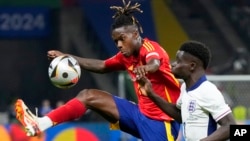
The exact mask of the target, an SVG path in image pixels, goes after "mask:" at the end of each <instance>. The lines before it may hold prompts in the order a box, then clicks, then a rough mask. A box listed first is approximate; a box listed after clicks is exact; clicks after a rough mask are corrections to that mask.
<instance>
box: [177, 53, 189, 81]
mask: <svg viewBox="0 0 250 141" xmlns="http://www.w3.org/2000/svg"><path fill="white" fill-rule="evenodd" d="M189 56H190V55H189V54H187V53H185V52H184V51H177V53H176V60H175V61H174V62H173V63H172V72H173V74H174V75H175V77H176V78H179V79H184V80H185V79H188V78H189V76H190V74H191V71H192V66H193V62H192V60H191V59H190V57H189Z"/></svg>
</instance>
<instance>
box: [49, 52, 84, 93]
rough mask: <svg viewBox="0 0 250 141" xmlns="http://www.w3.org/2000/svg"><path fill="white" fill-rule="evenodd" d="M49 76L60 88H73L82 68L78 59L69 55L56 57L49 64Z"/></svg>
mask: <svg viewBox="0 0 250 141" xmlns="http://www.w3.org/2000/svg"><path fill="white" fill-rule="evenodd" d="M48 71H49V78H50V81H51V82H52V84H53V85H54V86H56V87H58V88H63V89H67V88H71V87H73V86H74V85H76V84H77V82H78V81H79V79H80V77H81V68H80V65H79V63H78V61H77V60H76V59H75V58H73V57H71V56H68V55H62V56H58V57H56V58H54V59H53V60H52V61H51V63H50V65H49V70H48Z"/></svg>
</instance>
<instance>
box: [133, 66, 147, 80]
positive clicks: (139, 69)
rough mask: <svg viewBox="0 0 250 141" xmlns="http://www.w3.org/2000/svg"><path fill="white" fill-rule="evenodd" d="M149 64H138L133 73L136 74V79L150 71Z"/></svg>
mask: <svg viewBox="0 0 250 141" xmlns="http://www.w3.org/2000/svg"><path fill="white" fill-rule="evenodd" d="M147 70H148V66H138V67H136V68H134V70H133V73H134V74H135V75H136V79H140V78H142V77H144V76H146V74H147V73H148V71H147Z"/></svg>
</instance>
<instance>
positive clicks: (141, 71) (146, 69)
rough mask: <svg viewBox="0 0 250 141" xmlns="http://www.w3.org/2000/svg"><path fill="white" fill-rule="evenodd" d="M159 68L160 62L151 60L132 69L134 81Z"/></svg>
mask: <svg viewBox="0 0 250 141" xmlns="http://www.w3.org/2000/svg"><path fill="white" fill-rule="evenodd" d="M159 67H160V60H158V59H151V60H149V61H148V62H147V64H146V65H142V66H137V67H136V68H134V70H133V72H134V73H135V74H136V79H140V78H141V77H143V76H145V75H146V74H148V73H154V72H156V71H157V70H158V69H159Z"/></svg>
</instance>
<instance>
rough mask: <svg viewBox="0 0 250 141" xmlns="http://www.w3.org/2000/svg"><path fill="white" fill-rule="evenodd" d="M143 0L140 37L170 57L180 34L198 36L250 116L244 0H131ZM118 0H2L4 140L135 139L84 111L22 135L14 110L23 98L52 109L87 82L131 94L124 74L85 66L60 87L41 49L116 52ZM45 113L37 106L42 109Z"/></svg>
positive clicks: (221, 81)
mask: <svg viewBox="0 0 250 141" xmlns="http://www.w3.org/2000/svg"><path fill="white" fill-rule="evenodd" d="M131 1H132V2H139V3H141V9H142V10H143V11H144V13H143V14H140V15H136V16H137V17H138V20H139V21H140V23H141V24H142V27H143V29H144V33H143V36H144V37H149V38H151V39H153V40H156V41H158V42H159V43H160V44H161V45H162V46H163V47H164V48H165V49H166V51H167V52H168V53H169V55H170V58H171V59H172V60H173V59H174V57H175V52H176V51H177V49H178V46H179V45H180V44H181V43H182V42H183V41H185V40H188V39H193V40H198V41H202V42H204V43H205V44H207V45H208V46H210V48H211V50H212V55H213V58H212V61H211V64H210V66H209V69H208V72H207V73H208V74H209V75H211V77H210V78H211V80H212V81H214V82H215V83H216V84H217V85H218V87H219V88H220V89H221V91H222V92H223V94H224V96H225V99H226V100H227V102H228V103H229V104H230V106H232V108H233V110H234V115H235V117H236V118H237V120H238V121H239V122H240V123H242V124H248V119H250V108H249V107H250V103H249V100H250V97H249V92H250V87H249V84H250V77H249V72H250V64H249V63H250V58H249V56H250V55H249V50H250V42H249V41H250V8H249V6H250V1H249V0H210V1H208V0H131ZM120 3H121V0H0V7H1V8H0V64H1V69H0V78H1V81H0V83H1V85H0V96H1V97H0V125H1V126H0V134H1V136H0V140H1V141H35V140H36V141H78V140H86V141H87V140H88V141H132V140H137V139H135V138H133V137H131V136H129V135H127V134H124V133H122V132H119V131H110V130H109V125H108V123H107V122H106V121H104V119H103V118H101V117H100V116H98V115H96V114H95V113H94V112H92V111H89V112H88V113H87V114H86V115H85V116H84V117H82V118H81V119H79V120H77V121H75V122H71V123H66V124H63V125H60V126H58V127H55V128H52V129H50V130H48V131H47V132H45V134H44V135H43V136H41V137H39V138H27V137H25V135H24V132H23V129H22V128H21V127H20V126H19V125H18V123H17V122H16V120H15V115H14V113H13V102H14V101H15V100H16V99H17V98H22V99H23V100H24V101H25V102H26V103H27V105H29V106H30V107H31V110H33V109H34V108H35V107H40V108H42V105H43V104H42V103H44V101H46V100H47V101H49V102H48V103H47V105H50V108H51V109H53V108H55V107H56V106H58V105H57V103H58V102H66V101H67V100H68V99H70V98H73V97H74V96H75V95H76V94H77V93H78V91H80V90H82V89H84V88H98V89H103V90H107V91H109V92H111V93H113V94H115V95H120V96H122V97H126V98H128V99H130V100H133V101H136V98H135V96H134V93H133V89H132V86H131V85H130V82H129V79H127V75H126V73H122V72H116V73H111V74H105V75H100V74H94V73H90V72H87V71H83V75H82V77H81V79H80V82H79V83H78V84H77V85H76V86H75V87H73V88H71V89H68V90H61V89H58V88H56V87H54V86H53V85H52V84H51V83H50V81H49V79H48V65H49V63H50V62H49V61H48V60H47V57H46V52H47V51H48V50H51V49H58V50H61V51H64V52H68V53H72V54H75V55H79V56H82V57H91V58H100V59H105V58H107V57H110V56H112V55H113V54H115V53H116V52H117V50H116V47H115V45H114V43H113V41H112V40H111V37H110V25H111V23H112V18H111V17H112V14H113V11H112V10H110V9H109V7H110V6H111V5H117V4H120ZM41 114H42V113H41Z"/></svg>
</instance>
